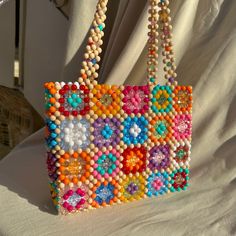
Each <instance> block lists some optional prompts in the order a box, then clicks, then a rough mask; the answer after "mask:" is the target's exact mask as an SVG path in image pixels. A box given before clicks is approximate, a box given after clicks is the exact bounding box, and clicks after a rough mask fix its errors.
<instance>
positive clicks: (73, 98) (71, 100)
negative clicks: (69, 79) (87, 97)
mask: <svg viewBox="0 0 236 236" xmlns="http://www.w3.org/2000/svg"><path fill="white" fill-rule="evenodd" d="M67 102H68V104H69V105H70V106H71V107H73V108H77V107H78V106H79V105H80V104H81V103H82V102H83V100H82V99H81V98H80V96H79V95H78V94H76V93H72V94H71V95H70V96H69V97H68V98H67Z"/></svg>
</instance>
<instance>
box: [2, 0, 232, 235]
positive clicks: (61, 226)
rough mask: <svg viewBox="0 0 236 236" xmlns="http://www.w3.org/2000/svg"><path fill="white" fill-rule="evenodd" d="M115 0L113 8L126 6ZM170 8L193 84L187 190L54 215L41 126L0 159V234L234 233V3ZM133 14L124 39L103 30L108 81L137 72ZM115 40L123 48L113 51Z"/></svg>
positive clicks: (184, 78)
mask: <svg viewBox="0 0 236 236" xmlns="http://www.w3.org/2000/svg"><path fill="white" fill-rule="evenodd" d="M77 2H79V1H77ZM122 2H123V0H121V3H120V5H119V6H120V8H119V10H120V11H124V9H126V11H125V12H126V13H127V12H129V10H130V9H129V6H127V5H125V6H123V5H122ZM124 2H125V0H124ZM124 2H123V4H124ZM136 2H137V1H136ZM140 2H141V1H140ZM77 4H78V3H77ZM129 4H131V5H132V4H134V1H129ZM140 4H141V3H140ZM131 5H130V6H131ZM75 6H76V3H75ZM136 7H137V6H136ZM137 8H138V7H137ZM172 9H174V11H173V14H174V27H175V31H174V33H175V45H176V51H177V59H178V62H179V65H178V75H179V77H178V78H179V81H180V84H191V85H193V86H194V111H193V148H192V161H191V180H190V187H189V188H188V190H187V191H186V192H181V193H174V194H169V195H165V196H163V197H157V198H156V199H145V200H141V201H138V202H133V203H130V204H123V205H119V206H114V207H112V208H111V207H107V208H104V209H99V210H94V211H90V212H88V213H82V214H78V215H75V216H66V217H64V216H56V215H55V210H54V208H53V205H52V203H51V200H50V194H49V190H48V186H47V173H46V163H45V149H44V140H43V131H39V132H37V133H36V134H34V135H33V136H31V137H29V138H28V139H27V140H25V141H24V142H23V143H22V144H21V145H19V146H18V147H17V148H16V149H14V150H13V151H12V152H11V153H10V154H9V155H8V156H7V157H6V158H5V159H4V160H3V161H1V162H0V235H7V236H13V235H14V236H15V235H27V236H28V235H29V236H34V235H37V236H38V235H40V236H41V235H50V236H52V235H68V236H69V235H79V236H83V235H84V236H90V235H97V236H100V235H101V236H105V235H112V236H113V235H122V236H124V235H129V236H132V235H135V236H139V235H140V236H144V235H146V236H149V235H150V236H152V235H153V236H154V235H155V236H156V235H164V236H169V235H174V236H178V235H194V236H196V235H207V236H209V235H221V236H224V235H236V198H235V196H236V188H235V187H236V154H235V153H236V118H235V117H236V79H235V77H236V66H235V57H236V24H235V12H236V1H230V0H204V1H200V0H183V1H176V2H175V3H173V5H172ZM130 11H131V10H130ZM135 11H136V13H137V14H138V12H137V11H138V9H135ZM143 11H144V10H143ZM118 12H119V11H118ZM119 13H120V17H121V16H123V17H125V16H126V17H127V18H126V17H125V18H124V19H125V20H124V21H120V20H118V21H117V22H119V24H121V25H122V24H123V27H125V26H124V25H125V24H128V23H129V20H128V19H131V18H132V16H133V17H134V16H135V15H132V14H131V13H130V12H129V14H128V13H127V14H128V15H126V14H121V12H119ZM139 13H140V12H139ZM130 14H131V15H130ZM140 14H141V15H142V14H143V16H142V17H141V18H143V17H146V16H145V14H144V13H142V12H141V13H140ZM118 15H119V14H118ZM118 18H119V17H118ZM141 18H140V20H139V21H138V23H137V24H136V25H135V28H133V31H132V35H131V36H130V37H128V40H127V41H122V34H123V35H124V33H125V31H124V29H123V28H122V27H121V28H120V29H119V27H118V28H116V27H117V26H114V27H115V28H116V33H117V34H118V35H117V37H115V34H116V33H115V32H114V33H112V34H111V36H110V37H115V38H116V39H115V38H114V39H113V42H114V45H111V44H110V46H109V43H108V47H110V50H109V51H107V52H106V53H107V54H106V55H105V58H106V60H104V64H103V65H104V67H103V70H102V71H103V75H104V76H108V81H109V82H112V83H113V82H114V83H120V82H122V81H124V80H125V79H126V77H128V79H127V80H126V82H128V83H129V82H130V81H132V83H136V82H137V81H140V80H141V79H142V78H143V77H142V74H144V73H143V72H144V68H145V67H144V65H145V63H144V55H145V54H144V52H143V53H142V51H143V48H141V49H140V47H141V45H142V44H143V43H144V42H145V40H146V39H144V36H143V33H145V32H144V31H145V30H144V29H143V27H144V26H145V24H146V23H143V21H142V19H141ZM119 19H120V18H119ZM115 22H116V21H115ZM117 24H118V23H117ZM130 24H132V22H131V23H130ZM114 25H115V24H114ZM119 30H120V31H119ZM137 31H139V33H137V34H136V32H137ZM128 32H130V31H128ZM70 34H71V35H72V32H70ZM141 34H142V35H141ZM74 35H75V33H74ZM112 35H113V36H112ZM126 36H127V35H126ZM126 39H127V38H126ZM132 40H133V41H132ZM121 41H122V42H121ZM119 43H121V45H122V46H121V47H122V49H123V50H121V49H119V50H117V49H116V47H118V46H119ZM134 45H136V46H137V47H135V46H134ZM118 48H119V47H118ZM114 50H115V51H116V50H117V53H115V51H114ZM72 51H73V50H72ZM108 52H109V53H108ZM113 52H114V54H113ZM118 52H119V53H118ZM108 54H109V55H108ZM114 55H115V56H114ZM67 56H68V55H67ZM111 58H112V60H111ZM113 59H114V60H113ZM114 62H115V64H114ZM108 64H112V65H110V66H108ZM106 65H107V66H106ZM66 73H67V72H66V71H65V74H66ZM68 73H69V72H68ZM70 73H71V74H73V72H70ZM141 77H142V78H141Z"/></svg>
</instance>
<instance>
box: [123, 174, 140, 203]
mask: <svg viewBox="0 0 236 236" xmlns="http://www.w3.org/2000/svg"><path fill="white" fill-rule="evenodd" d="M120 192H121V197H120V199H121V201H124V202H126V201H133V200H138V199H141V198H143V197H144V194H145V178H144V177H143V176H142V175H139V176H135V175H133V176H132V177H130V176H128V175H127V176H125V177H124V179H123V181H122V183H121V190H120Z"/></svg>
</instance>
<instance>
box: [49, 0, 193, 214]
mask: <svg viewBox="0 0 236 236" xmlns="http://www.w3.org/2000/svg"><path fill="white" fill-rule="evenodd" d="M107 1H108V0H99V1H98V4H97V10H96V13H95V18H94V21H93V27H92V28H91V30H90V36H89V39H88V45H87V47H86V50H87V51H86V53H85V55H84V57H85V60H84V61H83V63H82V69H81V76H80V77H79V79H78V82H74V83H64V82H49V83H46V84H45V97H46V116H47V118H46V142H47V147H48V152H47V167H48V174H49V179H50V189H51V194H52V199H53V202H54V204H55V205H56V208H57V209H58V211H59V213H61V214H68V213H75V212H79V211H84V210H87V209H95V208H99V207H104V206H107V205H113V204H116V203H123V202H130V201H133V200H139V199H142V198H147V197H153V196H155V197H156V196H159V195H163V194H166V193H170V192H175V191H180V190H185V189H186V187H187V186H188V179H189V161H190V144H191V132H192V131H191V130H192V116H191V113H192V88H191V87H190V86H179V85H177V82H176V80H175V79H176V76H177V75H176V72H175V70H176V66H175V65H174V57H173V50H172V42H171V37H172V34H171V29H172V27H171V25H170V20H171V19H170V16H169V13H170V10H169V8H168V5H169V1H168V0H159V2H158V0H149V3H150V9H149V11H148V12H149V18H148V20H149V22H150V23H149V25H148V29H149V32H148V36H149V38H148V61H147V84H146V85H143V86H129V85H127V86H124V85H121V86H117V85H107V84H98V83H97V81H96V79H97V78H98V73H97V70H98V69H99V65H98V62H99V61H100V57H99V54H100V53H101V51H102V50H101V48H100V46H101V45H102V43H103V41H102V37H103V36H104V32H103V29H104V27H105V24H104V21H105V19H106V16H105V12H106V10H107V8H106V5H107ZM158 7H159V8H160V9H159V11H158ZM158 13H159V17H158ZM158 27H159V28H160V38H161V40H162V43H161V46H162V55H163V58H164V59H163V63H164V71H165V78H166V79H167V83H166V85H159V84H157V80H156V79H157V76H156V74H157V73H156V72H157V61H158V60H157V58H158V53H157V52H158V40H157V38H158V35H159V33H158Z"/></svg>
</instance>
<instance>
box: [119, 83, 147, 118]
mask: <svg viewBox="0 0 236 236" xmlns="http://www.w3.org/2000/svg"><path fill="white" fill-rule="evenodd" d="M123 94H124V98H123V103H124V105H123V110H124V111H125V112H126V114H128V115H130V114H131V113H134V114H135V115H136V114H138V113H141V114H145V113H146V112H147V111H148V102H149V87H148V86H126V87H125V88H124V90H123Z"/></svg>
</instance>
